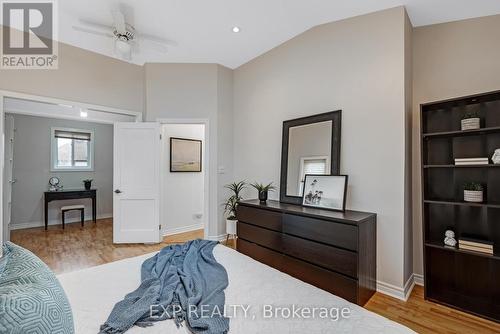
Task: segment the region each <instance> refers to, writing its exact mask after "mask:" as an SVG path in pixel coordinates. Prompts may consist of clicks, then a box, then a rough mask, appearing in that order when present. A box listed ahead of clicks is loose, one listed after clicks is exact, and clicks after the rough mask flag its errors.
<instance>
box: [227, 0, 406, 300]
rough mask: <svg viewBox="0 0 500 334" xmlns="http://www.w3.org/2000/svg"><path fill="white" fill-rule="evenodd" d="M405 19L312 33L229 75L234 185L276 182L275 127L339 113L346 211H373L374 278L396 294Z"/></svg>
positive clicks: (384, 17) (380, 17) (381, 16)
mask: <svg viewBox="0 0 500 334" xmlns="http://www.w3.org/2000/svg"><path fill="white" fill-rule="evenodd" d="M404 21H405V10H404V8H403V7H398V8H394V9H389V10H385V11H381V12H377V13H373V14H368V15H364V16H360V17H355V18H351V19H348V20H343V21H339V22H334V23H330V24H325V25H322V26H318V27H316V28H313V29H311V30H309V31H307V32H305V33H303V34H301V35H299V36H297V37H295V38H293V39H292V40H290V41H288V42H286V43H284V44H282V45H281V46H279V47H277V48H275V49H273V50H271V51H269V52H268V53H266V54H264V55H262V56H260V57H258V58H256V59H254V60H252V61H250V62H249V63H247V64H245V65H243V66H241V67H239V68H238V69H236V70H235V73H234V134H235V135H234V164H235V165H234V175H235V179H246V180H257V181H262V182H268V181H273V182H274V183H275V184H279V177H280V156H281V134H282V122H283V121H284V120H287V119H292V118H297V117H301V116H308V115H313V114H318V113H322V112H327V111H331V110H337V109H342V117H343V119H342V153H341V173H343V174H348V175H349V183H350V184H349V188H348V201H347V208H348V209H354V210H363V211H371V212H376V213H377V214H378V222H377V279H378V280H379V281H380V282H379V283H380V284H379V285H383V286H384V287H385V288H386V290H387V289H389V290H390V289H392V288H395V289H396V292H398V293H400V292H401V290H402V288H403V286H404V238H403V235H404V220H405V217H404V211H405V203H404V199H405V158H406V157H405V137H406V133H405V82H404V79H405V74H404V68H405V64H404V62H405V52H404V48H405V45H404V39H405V31H404ZM252 195H253V196H252ZM247 196H252V197H255V195H254V194H251V193H247ZM271 197H272V198H275V199H276V198H278V193H277V192H276V193H272V194H271Z"/></svg>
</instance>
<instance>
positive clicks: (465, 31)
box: [413, 15, 500, 274]
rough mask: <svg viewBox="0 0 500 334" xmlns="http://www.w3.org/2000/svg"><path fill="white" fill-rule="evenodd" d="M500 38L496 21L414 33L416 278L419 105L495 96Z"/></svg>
mask: <svg viewBox="0 0 500 334" xmlns="http://www.w3.org/2000/svg"><path fill="white" fill-rule="evenodd" d="M499 32H500V15H495V16H488V17H482V18H476V19H470V20H463V21H457V22H450V23H443V24H435V25H431V26H426V27H419V28H415V29H414V30H413V189H414V198H413V222H414V224H413V232H414V233H413V237H414V238H413V242H414V254H415V257H414V271H415V273H418V274H422V273H423V262H422V211H421V210H422V206H421V200H422V198H421V192H420V190H421V183H420V135H419V134H420V104H421V103H426V102H432V101H439V100H444V99H449V98H454V97H459V96H466V95H471V94H476V93H484V92H488V91H494V90H499V89H500V37H499V36H500V34H499ZM430 50H431V51H430Z"/></svg>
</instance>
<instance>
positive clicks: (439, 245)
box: [425, 242, 500, 261]
mask: <svg viewBox="0 0 500 334" xmlns="http://www.w3.org/2000/svg"><path fill="white" fill-rule="evenodd" d="M425 246H427V247H433V248H437V249H441V250H445V251H448V252H454V253H460V254H467V255H474V256H481V257H484V258H488V259H493V260H497V261H500V254H493V255H490V254H482V253H479V252H473V251H468V250H465V249H459V248H457V247H449V246H445V245H443V244H442V243H438V242H426V243H425Z"/></svg>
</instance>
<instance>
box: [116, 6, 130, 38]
mask: <svg viewBox="0 0 500 334" xmlns="http://www.w3.org/2000/svg"><path fill="white" fill-rule="evenodd" d="M112 14H113V20H114V22H115V28H116V31H117V32H118V33H119V34H122V35H125V33H126V32H127V27H126V26H125V16H124V15H123V13H122V12H120V11H117V10H114V11H113V12H112Z"/></svg>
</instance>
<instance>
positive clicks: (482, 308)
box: [420, 91, 500, 322]
mask: <svg viewBox="0 0 500 334" xmlns="http://www.w3.org/2000/svg"><path fill="white" fill-rule="evenodd" d="M470 112H473V113H476V114H477V115H478V116H479V118H480V119H481V128H480V129H477V130H467V131H461V119H462V117H463V115H465V114H467V113H470ZM420 117H421V143H422V145H421V158H422V166H421V167H422V168H421V172H422V220H423V224H422V229H423V247H424V280H425V281H424V284H425V298H426V299H428V300H432V301H434V302H438V303H441V304H443V305H447V306H451V307H454V308H457V309H459V310H462V311H465V312H469V313H471V314H475V315H479V316H482V317H484V318H488V319H490V320H494V321H497V322H500V303H499V302H498V300H500V283H498V278H499V277H500V168H498V167H500V165H494V164H491V160H490V164H488V165H455V164H454V161H455V159H456V158H486V157H487V158H489V159H491V157H492V155H493V153H494V151H495V149H499V148H500V91H497V92H491V93H485V94H477V95H473V96H466V97H461V98H456V99H451V100H446V101H439V102H432V103H426V104H422V105H421V116H420ZM467 182H477V183H481V184H482V185H483V187H484V202H483V203H471V202H465V201H464V197H463V186H464V185H465V183H467ZM446 230H453V231H454V232H455V237H456V239H457V241H458V239H460V238H461V237H473V238H474V239H478V240H484V241H489V242H492V243H493V251H494V255H489V254H482V253H479V252H473V251H468V250H463V249H458V248H457V247H447V246H445V245H444V238H445V235H444V234H445V231H446Z"/></svg>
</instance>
